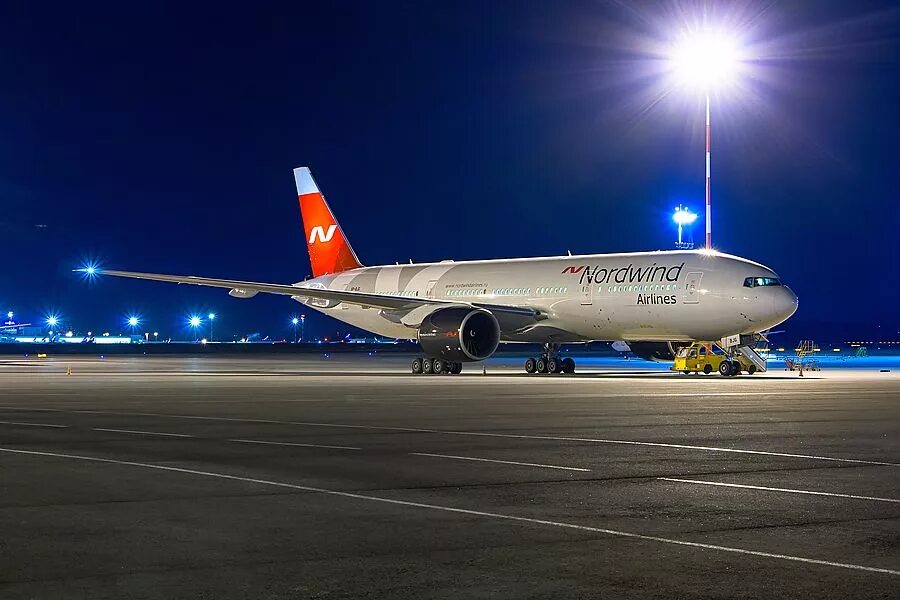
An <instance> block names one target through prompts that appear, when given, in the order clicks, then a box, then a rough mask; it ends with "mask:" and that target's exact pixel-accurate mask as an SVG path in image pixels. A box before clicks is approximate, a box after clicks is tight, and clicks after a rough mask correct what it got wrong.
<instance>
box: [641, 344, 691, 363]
mask: <svg viewBox="0 0 900 600" xmlns="http://www.w3.org/2000/svg"><path fill="white" fill-rule="evenodd" d="M689 345H690V344H689V343H688V342H628V347H629V348H631V351H632V352H634V353H635V354H636V355H638V356H640V357H641V358H643V359H644V360H652V361H653V362H668V361H673V360H675V354H676V353H677V352H678V349H679V348H681V347H683V346H689Z"/></svg>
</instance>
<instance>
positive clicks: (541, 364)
mask: <svg viewBox="0 0 900 600" xmlns="http://www.w3.org/2000/svg"><path fill="white" fill-rule="evenodd" d="M535 368H536V369H537V372H538V373H546V372H547V361H546V360H545V359H543V358H539V359H537V363H535Z"/></svg>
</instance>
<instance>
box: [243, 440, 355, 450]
mask: <svg viewBox="0 0 900 600" xmlns="http://www.w3.org/2000/svg"><path fill="white" fill-rule="evenodd" d="M228 441H229V442H240V443H241V444H266V445H269V446H299V447H301V448H331V449H334V450H362V448H356V447H355V446H326V445H325V444H300V443H297V442H269V441H265V440H228Z"/></svg>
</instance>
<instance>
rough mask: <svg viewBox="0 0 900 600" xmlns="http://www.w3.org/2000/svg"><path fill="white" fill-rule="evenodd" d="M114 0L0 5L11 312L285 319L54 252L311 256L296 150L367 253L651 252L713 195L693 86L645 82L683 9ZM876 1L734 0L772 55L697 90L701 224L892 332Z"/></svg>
mask: <svg viewBox="0 0 900 600" xmlns="http://www.w3.org/2000/svg"><path fill="white" fill-rule="evenodd" d="M26 4H27V3H26ZM131 4H133V3H119V4H115V5H113V4H111V5H108V6H99V5H93V6H86V7H85V6H76V5H71V4H68V5H61V6H59V7H55V8H52V7H48V6H47V5H42V6H40V7H39V8H38V7H37V6H35V7H34V8H29V7H28V6H25V5H20V6H18V7H10V6H9V5H7V6H6V7H5V8H4V9H2V10H3V14H2V15H0V16H2V19H0V39H2V42H0V44H2V49H3V52H2V58H0V61H2V65H3V69H2V73H3V79H2V82H3V83H2V86H0V129H2V132H3V133H2V136H0V198H2V204H0V208H2V210H0V235H2V237H0V240H2V241H0V244H2V247H3V248H4V255H5V259H6V260H5V264H4V277H3V279H2V281H3V283H2V284H0V306H2V307H3V309H4V310H6V308H5V307H6V306H9V307H11V308H13V309H15V310H16V311H17V313H18V315H20V316H21V317H22V318H28V319H38V318H40V317H41V316H42V315H43V314H45V313H46V312H47V311H50V310H54V311H57V312H59V313H61V314H63V315H64V316H65V317H67V318H68V319H69V321H70V322H72V323H74V325H75V326H76V327H80V328H88V327H90V328H93V329H95V330H100V329H104V328H107V329H112V330H118V329H121V327H120V326H119V323H120V319H121V318H122V317H123V316H124V315H125V314H127V313H129V312H131V311H136V312H138V313H140V314H142V315H143V316H144V318H145V320H146V322H147V326H148V328H149V329H151V330H152V329H158V330H160V331H162V332H165V333H173V334H175V335H177V334H178V333H179V332H180V330H181V327H182V324H181V321H182V319H183V316H184V315H185V314H187V313H188V312H190V311H192V310H198V311H203V312H206V311H207V310H209V309H210V308H213V309H215V310H216V311H217V312H218V313H219V314H220V315H221V322H220V325H219V327H220V331H221V332H222V333H225V332H229V333H246V332H248V331H260V330H261V331H266V332H271V333H284V332H285V331H286V330H287V329H288V328H287V327H286V323H287V320H288V318H289V316H290V315H291V314H292V313H294V312H297V310H298V306H297V305H295V304H293V303H291V302H290V301H288V300H287V299H284V298H273V297H268V298H263V297H261V296H260V297H257V298H256V299H253V300H246V301H239V300H234V299H231V298H228V297H227V296H226V295H225V293H224V292H222V291H217V290H203V289H197V288H187V287H186V286H177V287H176V286H171V285H166V284H154V283H148V282H137V281H122V280H106V281H101V282H98V283H95V284H92V285H86V284H84V283H83V282H81V281H79V280H78V279H77V277H75V276H74V275H73V274H72V273H70V272H69V270H70V269H71V268H73V267H77V266H78V265H79V263H80V262H81V261H82V259H83V258H86V257H92V258H95V259H99V260H100V262H101V265H102V266H106V267H109V268H123V269H133V270H146V271H156V272H172V273H180V274H203V275H210V276H222V277H233V278H238V279H241V278H243V279H253V280H261V281H274V282H290V281H297V280H300V279H303V278H304V276H306V275H307V274H308V272H309V264H308V260H307V256H306V251H305V247H304V244H303V234H302V231H301V225H300V217H299V214H298V210H297V205H296V196H295V191H294V188H293V181H292V176H291V169H292V168H293V167H295V166H299V165H308V166H310V167H311V168H312V169H313V172H314V174H315V175H316V178H317V180H318V182H319V184H320V186H321V187H322V188H323V190H324V192H325V194H326V197H327V198H328V200H329V201H330V203H331V205H332V208H333V210H334V212H335V213H336V215H337V216H338V218H339V219H340V221H341V224H342V226H343V228H344V230H345V231H346V233H347V234H348V236H349V237H350V240H351V242H352V244H353V245H354V247H355V249H356V251H357V253H358V254H359V256H360V258H361V260H362V261H363V262H365V263H367V264H378V263H385V262H394V261H397V260H399V261H407V260H408V259H409V258H412V259H413V260H422V261H425V260H437V259H444V258H456V259H466V258H493V257H511V256H529V255H541V254H560V253H565V251H566V250H570V249H571V250H572V251H573V252H576V253H578V252H585V253H588V252H613V251H628V250H648V249H659V248H668V247H671V242H672V240H673V238H674V235H675V233H674V229H673V227H672V226H671V223H670V221H669V213H670V211H671V209H672V207H673V206H674V205H675V204H676V203H678V202H685V203H687V204H689V205H691V206H693V207H695V208H696V209H701V208H702V203H703V169H704V163H703V137H702V127H703V123H702V106H701V104H700V100H699V98H697V97H690V95H689V94H684V93H682V92H681V91H678V92H676V93H671V94H668V95H666V96H665V97H662V98H659V101H658V102H655V103H654V102H653V100H654V98H656V95H657V94H658V92H659V90H658V82H657V81H656V80H655V79H654V76H653V75H652V68H650V67H648V65H650V64H651V63H652V61H650V60H648V59H647V58H646V54H647V49H648V47H649V46H648V40H653V39H660V38H664V37H665V35H667V32H666V31H665V29H666V25H665V23H666V20H667V19H670V17H672V15H676V16H677V13H678V12H679V11H681V12H684V11H691V10H693V9H692V8H691V6H692V5H691V4H690V3H685V2H679V3H677V4H676V3H672V4H667V5H665V8H661V6H663V5H662V4H661V3H652V2H647V3H637V4H636V5H635V4H632V3H627V4H626V3H618V2H575V1H572V2H565V3H556V2H546V1H536V2H525V1H521V2H483V1H482V2H443V3H436V2H396V3H395V2H361V3H353V2H337V3H321V2H314V3H308V4H305V3H303V2H295V3H291V4H289V5H286V6H279V5H277V4H268V3H263V2H259V3H254V4H252V5H244V6H242V7H241V8H240V10H238V9H237V8H236V7H235V8H233V9H232V8H231V7H229V6H228V5H227V4H226V5H223V4H221V3H218V4H209V5H200V4H193V3H180V4H170V5H156V6H151V5H147V4H145V3H140V4H136V5H134V6H130V5H131ZM151 4H153V3H151ZM729 4H730V5H732V6H733V5H734V3H729ZM891 4H892V3H890V2H882V3H878V2H853V3H848V2H837V1H829V2H816V3H810V2H786V3H749V2H745V3H742V4H741V7H742V8H741V13H740V15H739V19H738V20H740V19H743V21H742V22H744V24H745V25H746V26H747V33H746V35H747V37H748V39H749V40H750V41H752V42H753V43H754V44H756V46H757V47H759V48H764V49H765V53H766V55H765V57H764V60H760V61H759V64H758V65H757V66H758V67H759V72H758V74H757V75H756V76H755V77H754V79H753V80H751V81H748V82H747V84H746V85H747V93H745V94H744V95H742V96H741V97H720V98H717V99H715V101H714V104H713V120H714V125H713V127H714V134H713V157H714V158H713V198H714V200H713V203H714V242H715V245H716V246H717V247H719V248H720V249H722V250H724V251H727V252H731V253H735V254H738V255H741V256H746V257H749V258H753V259H755V260H759V261H760V262H763V263H765V264H767V265H769V266H771V267H772V268H774V269H775V270H776V271H778V272H779V273H780V274H781V275H782V277H783V278H784V279H785V281H787V282H788V283H789V284H790V285H791V286H792V287H793V288H794V289H795V290H796V291H797V293H798V295H799V296H800V301H801V304H800V312H799V313H798V315H797V316H796V317H795V319H794V321H793V322H795V323H796V324H797V327H800V326H807V327H809V326H813V325H818V324H840V325H842V326H843V324H847V325H849V327H847V329H849V330H853V329H854V328H859V329H863V328H865V329H866V331H869V330H871V328H873V327H876V326H879V325H880V326H881V327H882V328H883V329H882V330H883V331H887V332H889V335H888V334H886V335H885V336H884V337H897V335H896V332H897V328H898V325H900V318H898V316H897V310H896V305H897V295H898V293H900V275H898V269H897V265H898V251H897V248H898V240H897V232H898V230H900V208H898V206H900V205H898V197H897V196H898V189H900V186H898V183H900V182H898V179H900V151H898V149H897V142H896V140H897V137H898V133H900V116H898V113H900V111H898V110H897V107H898V106H900V77H898V74H900V70H898V66H900V64H898V60H900V59H898V58H897V56H898V49H900V44H898V40H900V12H898V11H897V9H892V8H891ZM696 6H702V5H701V4H700V3H697V4H696ZM708 6H709V12H710V14H713V15H714V18H723V17H728V13H727V12H726V10H732V11H733V8H728V9H726V8H720V7H719V6H718V5H716V4H709V5H708ZM723 6H724V5H723ZM676 7H680V8H678V9H677V8H676ZM698 14H699V13H698ZM671 22H672V23H676V21H674V20H672V21H671ZM663 41H665V40H663ZM754 68H756V67H754ZM701 230H702V224H701V225H700V226H699V227H698V228H697V233H698V234H700V232H701ZM697 237H698V239H699V237H700V236H699V235H698V236H697ZM312 327H313V329H314V330H316V331H320V332H322V333H327V332H329V331H330V332H333V331H335V330H337V329H342V330H344V331H346V328H345V327H339V326H337V325H335V324H327V323H326V322H325V320H324V319H319V320H314V321H313V325H312Z"/></svg>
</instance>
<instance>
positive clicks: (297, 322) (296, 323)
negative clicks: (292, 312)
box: [291, 317, 300, 344]
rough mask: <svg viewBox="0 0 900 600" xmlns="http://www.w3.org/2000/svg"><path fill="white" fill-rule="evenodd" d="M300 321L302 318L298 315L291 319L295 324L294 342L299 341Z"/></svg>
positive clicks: (292, 323)
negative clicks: (298, 329) (298, 326)
mask: <svg viewBox="0 0 900 600" xmlns="http://www.w3.org/2000/svg"><path fill="white" fill-rule="evenodd" d="M299 323H300V319H298V318H297V317H294V318H293V319H291V325H293V326H294V343H295V344H296V343H297V325H298V324H299Z"/></svg>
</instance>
